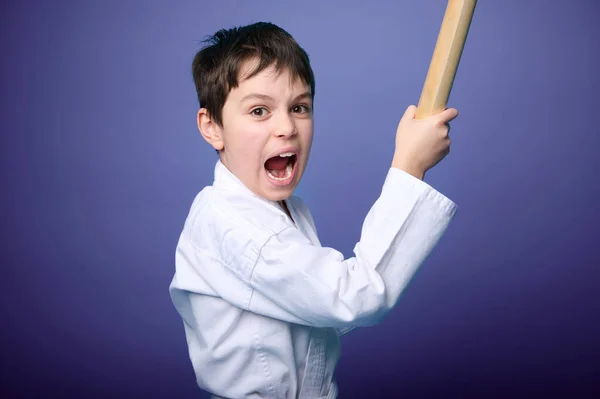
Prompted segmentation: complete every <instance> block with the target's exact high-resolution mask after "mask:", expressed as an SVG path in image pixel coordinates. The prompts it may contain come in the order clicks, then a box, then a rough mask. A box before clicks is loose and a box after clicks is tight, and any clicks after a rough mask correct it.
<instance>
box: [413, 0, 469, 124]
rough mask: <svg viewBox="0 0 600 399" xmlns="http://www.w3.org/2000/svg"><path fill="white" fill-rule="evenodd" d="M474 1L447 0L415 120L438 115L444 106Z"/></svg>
mask: <svg viewBox="0 0 600 399" xmlns="http://www.w3.org/2000/svg"><path fill="white" fill-rule="evenodd" d="M475 4H477V0H448V6H447V7H446V13H445V14H444V20H443V21H442V26H441V28H440V33H439V35H438V39H437V43H436V45H435V50H434V51H433V57H432V59H431V64H430V65H429V71H428V72H427V78H426V79H425V85H424V86H423V91H422V92H421V98H420V100H419V105H418V107H417V113H416V119H422V118H426V117H428V116H431V115H434V114H438V113H440V112H442V111H443V110H445V109H446V105H447V103H448V97H449V96H450V90H451V89H452V84H453V83H454V77H455V76H456V69H457V68H458V63H459V62H460V57H461V55H462V52H463V48H464V46H465V41H466V39H467V33H468V32H469V27H470V25H471V20H472V18H473V12H474V11H475Z"/></svg>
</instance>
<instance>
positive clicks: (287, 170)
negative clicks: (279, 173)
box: [267, 165, 292, 181]
mask: <svg viewBox="0 0 600 399" xmlns="http://www.w3.org/2000/svg"><path fill="white" fill-rule="evenodd" d="M267 174H268V175H269V177H270V178H271V179H273V180H277V181H284V180H287V179H289V178H290V176H291V175H292V165H288V166H286V168H285V176H283V177H275V176H274V175H273V174H272V173H271V172H270V171H268V170H267Z"/></svg>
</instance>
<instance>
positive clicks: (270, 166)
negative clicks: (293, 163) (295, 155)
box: [265, 157, 288, 172]
mask: <svg viewBox="0 0 600 399" xmlns="http://www.w3.org/2000/svg"><path fill="white" fill-rule="evenodd" d="M287 164H288V158H283V157H273V158H270V159H268V160H267V162H265V167H266V168H267V170H268V171H269V172H277V171H284V170H285V167H286V166H287Z"/></svg>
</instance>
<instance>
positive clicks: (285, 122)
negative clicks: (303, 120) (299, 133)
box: [275, 113, 296, 138]
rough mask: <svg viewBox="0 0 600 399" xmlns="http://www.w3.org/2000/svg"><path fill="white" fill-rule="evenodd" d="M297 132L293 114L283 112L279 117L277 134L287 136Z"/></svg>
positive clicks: (276, 127)
mask: <svg viewBox="0 0 600 399" xmlns="http://www.w3.org/2000/svg"><path fill="white" fill-rule="evenodd" d="M295 134H296V123H295V122H294V119H293V118H292V116H291V115H290V114H288V113H282V114H281V115H280V116H279V118H277V121H276V125H275V136H277V137H282V138H287V137H292V136H294V135H295Z"/></svg>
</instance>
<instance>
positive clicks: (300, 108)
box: [292, 104, 310, 114]
mask: <svg viewBox="0 0 600 399" xmlns="http://www.w3.org/2000/svg"><path fill="white" fill-rule="evenodd" d="M292 112H294V113H297V114H305V113H307V112H310V108H308V106H306V105H304V104H298V105H295V106H294V107H293V108H292Z"/></svg>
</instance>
